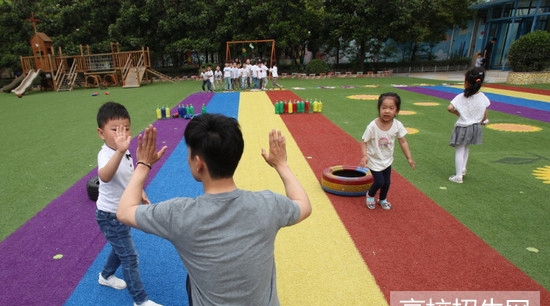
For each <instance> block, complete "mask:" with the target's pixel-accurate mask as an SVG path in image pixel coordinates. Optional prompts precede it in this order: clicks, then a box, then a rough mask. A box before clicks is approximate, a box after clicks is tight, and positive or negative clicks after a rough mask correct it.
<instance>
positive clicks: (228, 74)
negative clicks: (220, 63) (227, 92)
mask: <svg viewBox="0 0 550 306" xmlns="http://www.w3.org/2000/svg"><path fill="white" fill-rule="evenodd" d="M223 77H224V78H230V77H231V67H225V68H223Z"/></svg>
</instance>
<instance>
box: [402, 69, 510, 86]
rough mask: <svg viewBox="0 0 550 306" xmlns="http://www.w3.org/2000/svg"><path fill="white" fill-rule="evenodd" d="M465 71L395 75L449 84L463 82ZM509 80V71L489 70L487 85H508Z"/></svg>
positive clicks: (486, 79) (486, 78)
mask: <svg viewBox="0 0 550 306" xmlns="http://www.w3.org/2000/svg"><path fill="white" fill-rule="evenodd" d="M464 73H465V71H448V72H415V73H397V74H394V75H397V76H404V77H411V78H422V79H431V80H441V81H448V82H463V81H464ZM507 78H508V71H502V70H488V71H487V75H486V77H485V82H486V83H506V79H507Z"/></svg>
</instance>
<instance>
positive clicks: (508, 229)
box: [0, 77, 550, 290]
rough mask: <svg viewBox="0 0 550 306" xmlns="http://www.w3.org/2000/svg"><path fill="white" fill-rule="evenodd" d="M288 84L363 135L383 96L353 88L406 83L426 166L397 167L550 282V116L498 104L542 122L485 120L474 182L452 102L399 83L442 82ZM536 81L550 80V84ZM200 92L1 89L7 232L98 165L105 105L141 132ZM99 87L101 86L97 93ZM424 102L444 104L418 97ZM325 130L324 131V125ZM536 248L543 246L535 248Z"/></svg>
mask: <svg viewBox="0 0 550 306" xmlns="http://www.w3.org/2000/svg"><path fill="white" fill-rule="evenodd" d="M279 83H281V84H282V85H283V86H284V87H285V89H290V90H293V91H294V92H295V93H296V94H297V95H299V96H300V97H302V98H304V99H318V100H321V101H322V102H323V114H324V115H325V116H326V117H327V118H329V119H330V120H332V121H333V122H334V123H336V124H337V125H338V126H340V127H341V128H342V129H343V130H344V131H346V132H347V133H348V134H350V135H351V136H353V137H354V138H356V139H357V140H358V141H359V140H360V137H361V135H362V133H363V131H364V129H365V127H366V125H367V124H368V123H369V122H370V121H371V120H373V119H374V118H375V117H376V116H377V109H376V103H377V101H376V100H358V99H355V100H354V99H350V98H348V97H349V96H352V95H375V96H378V95H380V94H381V93H383V92H387V91H395V92H397V93H398V94H399V95H400V96H401V98H402V100H403V104H402V107H401V109H402V110H409V111H414V112H416V114H414V115H404V114H403V115H400V116H398V118H399V120H401V121H402V122H403V123H404V124H405V126H406V127H410V128H415V129H417V130H419V133H417V134H409V135H407V140H408V142H409V145H410V148H411V151H412V155H413V158H414V159H415V161H416V164H417V169H416V170H415V171H412V170H411V169H410V167H409V165H408V163H407V161H406V160H405V158H404V156H403V154H402V152H401V150H400V149H396V152H395V162H394V166H393V167H394V169H395V170H396V171H398V172H399V173H400V174H401V175H402V176H404V177H405V178H406V179H407V180H409V181H410V182H412V183H413V184H414V185H415V186H416V187H417V188H419V189H420V190H421V191H422V192H424V193H425V194H426V195H428V196H429V197H430V198H431V199H433V200H434V201H435V202H436V203H437V204H438V205H440V206H442V207H443V208H445V209H446V210H447V211H448V212H449V213H450V214H452V215H453V216H455V217H456V218H457V219H458V220H460V221H461V222H462V223H463V224H464V225H466V226H467V227H468V228H470V229H471V230H472V231H473V232H475V233H476V234H477V235H478V236H479V237H481V238H482V239H483V240H484V241H486V242H487V243H488V244H489V245H491V246H492V247H494V248H495V249H496V250H498V251H499V252H500V253H501V254H502V255H503V256H505V257H506V258H508V259H509V260H510V261H511V262H513V263H514V264H515V265H517V266H518V267H520V268H521V269H522V270H523V271H525V272H526V273H527V274H529V275H530V276H531V277H533V278H534V279H535V280H537V281H538V282H539V283H541V284H542V285H543V286H545V287H546V288H547V289H549V290H550V276H549V275H548V273H547V271H550V255H549V252H550V248H549V244H548V233H549V232H550V224H549V222H548V220H549V219H550V218H549V217H550V216H549V214H550V213H549V209H548V207H547V203H548V200H547V198H546V197H547V195H548V191H549V188H550V185H548V184H544V183H543V182H542V181H541V180H538V179H536V178H535V176H534V175H533V171H534V170H535V169H536V168H539V167H544V166H548V165H549V164H550V156H549V155H548V149H547V147H548V143H550V133H548V131H549V130H550V124H548V123H542V122H538V121H534V120H529V119H525V118H522V117H519V116H513V115H508V114H503V113H499V112H493V111H491V112H490V113H489V118H490V120H491V123H519V124H528V125H533V126H537V127H540V128H542V131H541V132H532V133H512V132H503V131H495V130H490V129H488V128H485V129H484V143H483V144H482V145H479V146H471V149H470V159H469V166H468V174H467V176H466V178H465V180H464V184H461V185H458V184H454V183H450V182H449V181H448V179H447V178H448V177H449V176H450V175H451V174H453V172H454V149H453V148H452V147H450V146H448V141H449V137H450V133H451V130H452V126H453V123H454V121H455V120H456V117H455V116H454V115H451V114H449V113H448V112H447V111H446V107H447V104H448V103H449V101H447V100H443V99H438V98H434V97H431V96H426V95H421V94H417V93H412V92H409V91H405V90H400V89H399V87H392V85H393V84H408V85H419V84H441V83H443V82H442V81H436V80H425V79H414V78H404V77H392V78H331V79H314V80H300V79H279ZM329 87H330V88H329ZM533 87H534V88H541V89H550V85H537V86H533ZM105 91H109V92H110V95H105V94H104V93H105ZM197 91H200V82H194V81H182V82H179V83H176V84H171V83H154V84H147V85H145V86H142V87H140V88H135V89H122V88H119V87H116V88H109V89H108V90H98V89H77V90H74V91H72V92H60V93H57V92H36V91H35V92H30V93H28V94H27V95H25V96H24V97H23V98H22V99H18V98H17V97H16V96H15V95H14V94H0V114H1V115H0V116H1V124H2V138H1V139H2V144H3V145H2V147H1V148H0V154H1V155H0V156H2V161H3V163H2V164H3V167H2V168H3V169H2V176H1V177H0V212H1V213H0V224H1V227H0V240H3V239H4V238H5V237H7V236H8V235H9V234H11V233H12V232H13V231H15V230H16V229H17V228H18V227H20V226H21V225H22V224H23V223H24V222H25V221H26V220H28V219H30V218H31V217H32V216H34V215H35V214H36V213H38V212H39V211H40V210H41V209H42V208H44V207H45V206H46V205H47V204H48V203H50V202H51V201H52V200H53V199H55V198H56V197H57V196H59V195H60V194H61V193H63V192H64V191H65V190H66V189H67V188H69V187H70V186H71V185H72V184H74V183H75V182H76V181H77V180H79V179H80V178H82V177H83V176H84V175H85V174H87V173H88V172H89V171H90V170H92V169H93V168H95V167H96V163H97V161H96V158H97V152H98V151H99V149H100V146H101V144H102V142H101V140H100V139H99V137H98V136H97V133H96V129H97V124H96V121H95V116H96V112H97V109H98V108H99V106H100V105H101V104H103V103H104V102H107V101H116V102H119V103H122V104H124V105H125V106H126V107H127V108H128V110H129V112H130V115H131V117H132V130H133V135H134V136H135V135H137V133H139V132H140V131H141V130H143V129H144V128H145V127H146V126H147V125H148V124H150V123H152V122H154V121H155V120H156V117H155V108H156V106H157V105H159V106H162V105H168V106H170V107H173V106H175V105H177V104H178V103H179V102H180V101H182V100H183V99H184V98H185V97H187V96H188V95H189V94H191V93H193V92H197ZM94 92H98V95H97V96H92V93H94ZM414 102H438V103H440V104H439V105H438V106H418V105H414V104H413V103H414ZM315 137H322V131H320V133H319V135H315ZM350 150H356V151H357V162H359V159H360V149H359V144H358V145H357V147H356V148H350ZM335 159H337V157H336V156H335ZM84 189H85V186H83V192H85V191H84ZM397 192H399V190H398V189H396V188H393V189H392V190H390V199H391V194H392V193H397ZM79 217H83V216H75V220H77V219H78V218H79ZM418 222H422V220H419V221H418ZM441 226H445V225H444V224H442V225H441ZM449 243H452V241H449ZM528 247H534V248H537V249H539V252H538V253H534V252H529V251H528V250H527V249H526V248H528ZM457 252H460V250H457Z"/></svg>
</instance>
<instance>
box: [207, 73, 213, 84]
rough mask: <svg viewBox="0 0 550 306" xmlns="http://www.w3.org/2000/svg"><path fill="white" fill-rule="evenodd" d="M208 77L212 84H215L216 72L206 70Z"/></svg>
mask: <svg viewBox="0 0 550 306" xmlns="http://www.w3.org/2000/svg"><path fill="white" fill-rule="evenodd" d="M206 76H207V77H208V79H209V80H210V83H214V72H213V71H212V70H206Z"/></svg>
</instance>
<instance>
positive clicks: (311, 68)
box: [305, 59, 330, 74]
mask: <svg viewBox="0 0 550 306" xmlns="http://www.w3.org/2000/svg"><path fill="white" fill-rule="evenodd" d="M329 71H330V67H329V65H328V64H327V63H326V62H325V61H323V60H320V59H312V60H311V61H310V62H309V63H308V64H307V65H306V71H305V72H306V73H307V74H311V73H315V74H321V73H327V72H329Z"/></svg>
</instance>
